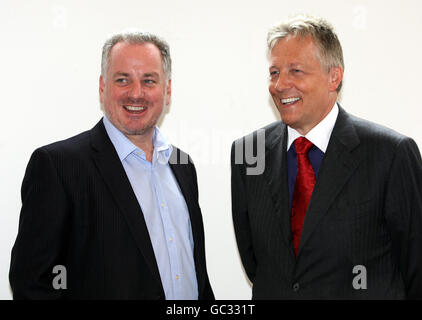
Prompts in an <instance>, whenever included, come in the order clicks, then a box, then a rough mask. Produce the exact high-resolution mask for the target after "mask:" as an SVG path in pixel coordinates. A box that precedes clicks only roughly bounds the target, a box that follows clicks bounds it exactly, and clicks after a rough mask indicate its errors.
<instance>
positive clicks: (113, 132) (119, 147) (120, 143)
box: [103, 115, 173, 164]
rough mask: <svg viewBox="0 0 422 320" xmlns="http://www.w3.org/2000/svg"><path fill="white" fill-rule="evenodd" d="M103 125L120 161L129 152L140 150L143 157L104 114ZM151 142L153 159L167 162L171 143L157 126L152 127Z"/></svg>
mask: <svg viewBox="0 0 422 320" xmlns="http://www.w3.org/2000/svg"><path fill="white" fill-rule="evenodd" d="M103 123H104V127H105V129H106V132H107V134H108V136H109V138H110V140H111V142H112V143H113V146H114V148H115V149H116V152H117V155H118V156H119V159H120V161H123V160H124V159H126V158H127V156H129V155H130V154H131V153H134V152H136V153H138V152H140V153H141V154H143V158H145V152H144V151H143V150H141V149H140V148H138V147H137V146H136V145H135V144H134V143H133V142H132V141H130V140H129V139H128V138H127V137H126V136H125V135H124V134H123V133H122V132H121V131H120V130H119V129H117V128H116V127H115V126H114V125H113V124H112V123H111V121H110V120H109V119H108V118H107V116H106V115H104V117H103ZM152 143H153V145H154V155H153V161H155V160H156V159H158V160H159V161H160V163H163V164H165V163H167V162H168V160H169V158H170V155H171V152H172V151H173V147H172V145H171V144H170V143H169V142H168V141H167V140H166V138H165V137H164V135H163V134H162V133H161V131H160V129H158V127H157V126H155V127H154V133H153V136H152Z"/></svg>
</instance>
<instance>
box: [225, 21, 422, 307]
mask: <svg viewBox="0 0 422 320" xmlns="http://www.w3.org/2000/svg"><path fill="white" fill-rule="evenodd" d="M268 46H269V54H270V69H269V71H270V84H269V90H270V93H271V95H272V98H273V100H274V103H275V105H276V106H277V109H278V111H279V112H280V115H281V118H282V121H278V122H275V123H273V124H270V125H269V126H267V127H265V128H264V129H261V130H258V131H257V132H254V133H252V134H251V135H249V136H246V137H244V138H242V139H239V140H238V141H236V142H235V143H234V145H233V148H232V211H233V222H234V228H235V233H236V239H237V244H238V248H239V252H240V256H241V259H242V262H243V266H244V269H245V271H246V274H247V276H248V277H249V279H250V281H251V282H252V284H253V288H252V293H253V298H254V299H367V298H369V299H371V298H377V299H405V298H409V299H420V298H422V254H421V253H422V162H421V157H420V153H419V150H418V148H417V146H416V144H415V142H414V141H413V140H412V139H410V138H408V137H405V136H403V135H401V134H399V133H397V132H394V131H393V130H390V129H388V128H385V127H382V126H380V125H376V124H374V123H371V122H368V121H365V120H362V119H359V118H357V117H355V116H352V115H350V114H348V113H347V112H346V111H345V110H344V109H342V108H341V107H340V106H339V105H338V103H337V102H336V101H337V97H338V92H339V90H340V87H341V81H342V78H343V70H344V65H343V56H342V49H341V45H340V43H339V41H338V38H337V36H336V34H335V33H334V31H333V29H332V27H331V26H330V25H329V24H328V23H327V22H326V21H324V20H322V19H319V18H315V17H310V16H296V17H294V18H292V19H290V20H287V21H286V22H283V23H281V24H280V25H277V26H275V27H274V28H273V29H271V30H270V32H269V34H268ZM261 149H262V151H261V152H260V150H261ZM248 150H254V152H255V154H256V156H254V159H255V160H256V161H255V162H256V164H254V163H251V161H250V158H251V154H247V153H248ZM249 152H250V151H249ZM262 164H263V165H262ZM254 166H255V167H254ZM259 167H262V168H263V170H261V171H263V172H262V174H261V172H260V171H259V170H258V171H257V170H255V169H256V168H259Z"/></svg>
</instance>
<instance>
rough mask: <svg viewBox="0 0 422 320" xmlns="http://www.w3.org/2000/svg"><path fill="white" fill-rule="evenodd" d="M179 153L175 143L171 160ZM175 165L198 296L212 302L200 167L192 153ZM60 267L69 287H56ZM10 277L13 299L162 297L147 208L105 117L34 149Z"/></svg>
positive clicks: (23, 197)
mask: <svg viewBox="0 0 422 320" xmlns="http://www.w3.org/2000/svg"><path fill="white" fill-rule="evenodd" d="M181 154H183V152H181V151H180V150H179V149H177V148H174V149H173V154H172V156H171V158H172V159H175V158H174V156H179V157H180V155H181ZM184 156H185V157H184V158H186V159H188V156H187V155H186V154H184ZM170 166H171V169H172V171H173V173H174V175H175V177H176V180H177V182H178V184H179V186H180V189H181V191H182V194H183V196H184V198H185V200H186V204H187V206H188V209H189V215H190V220H191V226H192V233H193V239H194V260H195V267H196V275H197V280H198V291H199V292H198V295H199V299H214V295H213V292H212V289H211V286H210V283H209V280H208V275H207V270H206V264H205V246H204V229H203V222H202V215H201V209H200V207H199V204H198V186H197V179H196V171H195V167H194V165H193V164H192V162H191V160H190V158H189V162H188V163H187V164H171V163H170ZM56 265H63V266H65V267H66V271H67V289H65V290H64V289H59V290H56V289H54V287H53V285H52V283H53V279H54V277H56V276H57V275H58V274H55V273H53V268H54V266H56ZM9 278H10V284H11V287H12V290H13V297H14V298H15V299H164V298H165V295H164V290H163V287H162V284H161V280H160V274H159V271H158V267H157V263H156V260H155V256H154V252H153V248H152V244H151V240H150V237H149V234H148V230H147V227H146V224H145V220H144V218H143V213H142V210H141V208H140V206H139V204H138V201H137V199H136V196H135V194H134V192H133V190H132V187H131V185H130V182H129V180H128V178H127V176H126V173H125V171H124V168H123V165H122V163H121V162H120V160H119V158H118V155H117V153H116V151H115V149H114V146H113V144H112V142H111V141H110V139H109V137H108V135H107V133H106V131H105V128H104V124H103V121H102V120H101V121H100V122H98V124H97V125H96V126H95V127H94V128H93V129H92V130H90V131H86V132H84V133H81V134H79V135H77V136H75V137H73V138H70V139H68V140H65V141H60V142H56V143H53V144H51V145H48V146H45V147H42V148H39V149H37V150H36V151H35V152H34V153H33V155H32V157H31V160H30V161H29V164H28V167H27V170H26V173H25V177H24V180H23V183H22V210H21V215H20V221H19V231H18V236H17V239H16V242H15V245H14V247H13V250H12V258H11V266H10V274H9Z"/></svg>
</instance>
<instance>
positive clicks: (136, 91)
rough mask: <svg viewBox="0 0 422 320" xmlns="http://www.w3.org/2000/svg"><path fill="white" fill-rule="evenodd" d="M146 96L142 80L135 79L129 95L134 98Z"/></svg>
mask: <svg viewBox="0 0 422 320" xmlns="http://www.w3.org/2000/svg"><path fill="white" fill-rule="evenodd" d="M143 96H144V89H143V87H142V84H141V82H139V81H134V82H133V83H132V86H131V88H130V91H129V97H130V98H132V99H139V98H143Z"/></svg>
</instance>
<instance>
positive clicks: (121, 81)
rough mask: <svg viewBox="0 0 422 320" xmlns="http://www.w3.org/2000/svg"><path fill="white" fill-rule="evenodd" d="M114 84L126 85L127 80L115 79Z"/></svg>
mask: <svg viewBox="0 0 422 320" xmlns="http://www.w3.org/2000/svg"><path fill="white" fill-rule="evenodd" d="M116 82H117V83H121V84H124V83H127V79H125V78H118V79H116Z"/></svg>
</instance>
